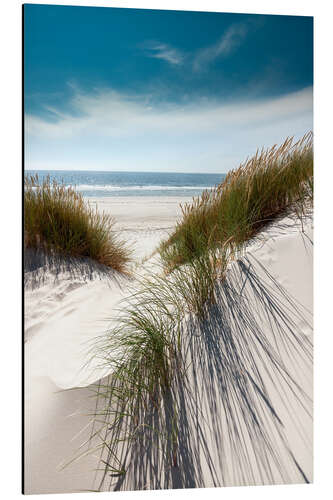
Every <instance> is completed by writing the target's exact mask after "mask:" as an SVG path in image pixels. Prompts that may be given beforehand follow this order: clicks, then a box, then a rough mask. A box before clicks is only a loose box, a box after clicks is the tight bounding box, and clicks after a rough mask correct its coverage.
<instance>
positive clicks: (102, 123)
mask: <svg viewBox="0 0 333 500" xmlns="http://www.w3.org/2000/svg"><path fill="white" fill-rule="evenodd" d="M24 19H25V24H24V26H25V30H24V36H25V58H24V60H25V153H26V154H25V160H26V163H25V167H26V168H27V169H60V170H117V171H119V170H123V171H174V172H177V171H178V172H221V173H223V172H227V171H228V170H229V169H230V168H233V167H236V166H237V165H238V164H239V162H241V161H242V160H244V159H245V158H246V157H247V156H249V155H251V154H253V153H255V151H256V149H257V148H258V147H259V148H261V147H263V146H264V147H265V146H271V145H273V144H275V143H278V142H281V141H282V140H284V139H285V137H286V136H291V135H292V136H295V137H300V136H302V135H303V134H304V133H305V132H307V131H309V130H311V129H312V85H313V23H312V18H310V17H292V16H263V15H245V14H244V15H240V14H221V13H216V14H214V13H202V12H200V13H199V12H175V11H158V10H155V11H154V10H138V9H115V8H97V7H62V6H47V5H26V6H25V8H24Z"/></svg>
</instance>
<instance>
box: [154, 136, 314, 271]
mask: <svg viewBox="0 0 333 500" xmlns="http://www.w3.org/2000/svg"><path fill="white" fill-rule="evenodd" d="M312 193H313V152H312V133H308V134H306V135H305V136H304V137H303V138H302V139H301V140H300V141H298V142H296V143H293V139H292V138H288V139H286V140H285V142H284V143H283V144H282V145H280V146H279V147H277V146H274V147H272V148H270V149H267V150H262V151H261V152H259V151H258V152H257V153H256V155H255V156H253V157H252V158H250V159H248V160H247V161H246V162H245V163H243V164H241V165H240V166H239V167H238V168H237V169H235V170H232V171H230V172H229V173H228V174H227V176H226V178H225V180H224V182H223V183H222V184H220V185H218V186H217V187H215V188H213V189H212V190H211V191H205V192H204V193H203V194H202V196H201V197H199V198H196V199H194V200H193V202H192V203H189V204H185V206H184V207H182V211H183V218H182V220H181V221H180V222H179V223H178V225H177V227H176V229H175V231H174V232H173V234H172V235H171V236H170V237H169V239H168V240H167V241H165V242H163V243H162V245H161V246H160V249H159V250H160V254H161V257H162V260H163V263H164V266H165V268H166V269H167V270H168V271H172V270H173V269H175V268H176V267H177V266H180V265H182V264H184V263H186V262H191V261H193V259H196V258H198V257H199V256H201V255H203V254H205V253H206V252H207V251H214V250H216V249H224V250H225V252H226V253H227V254H229V255H232V254H234V253H235V252H236V251H238V250H239V249H241V248H242V247H243V246H244V244H246V242H247V241H248V240H249V239H251V238H253V237H254V236H255V235H256V234H257V233H258V232H259V231H261V230H262V229H263V228H264V227H265V226H267V225H268V224H269V223H271V222H272V221H274V220H275V219H277V218H278V217H280V216H282V215H285V214H288V213H289V212H292V211H294V212H296V213H298V214H299V215H301V214H303V213H304V210H305V209H306V206H307V205H308V204H309V203H311V202H312Z"/></svg>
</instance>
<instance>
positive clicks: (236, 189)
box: [91, 134, 313, 489]
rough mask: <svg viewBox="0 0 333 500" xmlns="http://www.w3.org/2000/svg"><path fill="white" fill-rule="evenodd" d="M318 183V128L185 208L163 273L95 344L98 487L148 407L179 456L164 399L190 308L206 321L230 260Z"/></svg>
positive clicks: (303, 201) (166, 250)
mask: <svg viewBox="0 0 333 500" xmlns="http://www.w3.org/2000/svg"><path fill="white" fill-rule="evenodd" d="M312 192H313V155H312V134H307V135H306V136H305V137H304V138H303V139H302V140H301V141H299V142H297V143H296V144H293V143H292V139H287V140H286V141H285V142H284V143H283V144H282V145H281V146H280V147H273V148H271V149H269V150H267V151H261V152H260V153H257V154H256V155H255V156H254V157H253V158H251V159H249V160H247V161H246V162H245V163H244V164H243V165H241V166H240V167H239V168H238V169H236V170H233V171H231V172H230V173H229V174H228V175H227V177H226V179H225V181H224V183H223V184H221V185H220V186H217V187H216V188H214V189H213V190H211V191H209V192H205V193H204V194H203V195H202V196H201V197H200V198H198V199H196V200H194V201H193V203H192V204H189V205H186V206H185V207H184V208H183V219H182V220H181V222H180V223H179V224H178V225H177V227H176V230H175V231H174V233H173V234H172V235H171V236H170V238H169V239H168V240H167V241H166V242H164V243H163V244H162V245H161V247H160V249H159V250H160V254H161V257H162V264H163V268H162V272H158V273H155V274H152V275H151V276H150V277H145V278H144V279H143V280H142V281H141V282H140V283H139V287H138V289H137V291H136V292H134V293H133V295H132V296H131V297H130V299H128V302H127V304H126V305H125V306H124V308H123V310H122V313H121V316H120V318H119V321H118V324H117V326H116V327H114V328H112V329H111V330H110V331H108V332H107V333H106V335H104V336H102V338H101V339H100V342H99V344H98V346H94V348H93V351H92V355H94V356H98V357H99V358H100V361H101V364H103V365H106V366H107V367H108V368H109V370H110V372H111V373H112V375H110V376H109V377H108V379H107V380H106V382H105V383H103V384H102V383H100V384H99V386H98V389H97V393H96V397H97V403H98V404H97V405H96V413H95V415H94V416H95V420H96V422H97V425H99V429H98V430H97V431H95V432H93V433H92V436H91V441H93V440H94V439H95V438H96V437H97V438H99V439H100V445H99V447H98V449H99V450H101V464H102V469H103V468H104V475H103V478H102V480H101V483H100V486H99V489H102V488H103V484H104V482H105V481H106V480H107V476H108V475H109V474H110V473H112V474H115V475H118V476H119V475H123V474H124V473H125V469H124V463H122V459H121V456H119V447H121V446H122V444H123V443H125V442H127V443H129V444H131V443H134V442H135V441H136V439H137V438H139V434H140V429H143V428H146V427H147V424H146V422H147V418H146V417H147V415H152V414H153V413H155V414H156V413H157V417H156V422H158V424H157V425H156V427H154V428H152V429H151V439H152V440H153V439H154V435H155V433H157V432H158V433H160V434H161V436H164V438H163V439H164V441H165V440H166V441H168V440H169V442H170V440H171V442H172V446H171V451H172V453H171V454H172V458H171V459H170V453H169V458H168V463H176V461H177V458H176V457H177V434H178V425H177V418H178V412H179V408H178V407H177V405H176V404H174V403H173V404H171V405H170V404H169V403H166V401H169V402H170V400H171V401H175V400H176V399H177V397H176V396H175V395H176V392H177V384H176V383H177V381H178V383H179V379H180V378H181V377H184V374H185V373H186V366H185V360H184V359H183V358H182V342H183V339H182V328H183V326H184V320H185V318H186V315H187V314H193V315H195V316H197V317H198V319H199V321H200V320H202V323H203V324H204V320H205V317H206V312H207V310H208V309H207V308H208V307H209V305H210V304H212V303H214V302H215V300H216V297H215V294H216V282H217V281H219V280H223V279H224V277H225V275H226V270H227V265H228V263H229V262H230V259H231V258H233V256H234V255H235V254H236V253H237V252H239V251H240V250H242V248H243V247H244V246H245V244H246V242H247V241H248V240H249V239H251V238H253V237H254V236H255V235H256V234H257V233H258V232H259V231H260V230H261V229H263V228H264V227H265V226H267V225H268V224H269V223H271V222H272V221H273V220H275V219H277V218H278V217H280V216H282V215H285V214H288V213H290V212H292V211H294V212H296V213H297V214H298V215H299V216H300V217H302V215H303V214H304V213H305V211H306V209H307V208H308V206H309V204H311V203H312ZM231 356H233V354H232V353H231ZM166 407H168V413H167V416H166ZM170 422H171V423H172V425H171V427H170V426H169V431H167V428H168V425H169V424H170ZM170 428H171V431H170ZM163 439H162V438H161V440H160V441H159V446H161V447H162V448H163V447H164V445H163ZM163 449H164V448H163ZM165 449H168V446H166V447H165ZM93 451H94V450H93ZM169 452H170V447H169ZM170 460H171V462H170Z"/></svg>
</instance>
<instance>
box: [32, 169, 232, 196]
mask: <svg viewBox="0 0 333 500" xmlns="http://www.w3.org/2000/svg"><path fill="white" fill-rule="evenodd" d="M25 174H26V175H34V174H38V177H39V179H40V180H42V179H43V178H44V177H46V176H47V175H49V176H50V178H51V180H52V179H55V180H56V181H57V182H63V183H64V184H66V185H68V186H70V185H71V186H74V187H75V188H76V189H77V190H78V191H80V192H81V193H82V195H83V196H86V197H106V196H107V197H111V196H198V195H200V194H201V193H202V191H204V190H205V189H209V188H211V187H213V186H215V185H216V184H219V183H220V182H222V181H223V179H224V178H225V174H192V173H167V172H95V171H87V170H85V171H78V170H38V171H35V170H25Z"/></svg>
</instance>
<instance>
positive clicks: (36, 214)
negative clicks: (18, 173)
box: [24, 175, 130, 273]
mask: <svg viewBox="0 0 333 500" xmlns="http://www.w3.org/2000/svg"><path fill="white" fill-rule="evenodd" d="M113 225H114V219H113V218H112V217H111V216H109V215H107V214H105V213H102V214H101V213H99V212H97V209H96V210H93V209H92V208H91V207H90V206H89V204H87V203H85V201H84V199H83V197H82V195H81V194H80V193H78V192H76V191H75V189H74V188H73V187H66V186H65V185H63V184H59V183H57V182H56V181H53V182H51V181H50V178H49V177H47V178H45V179H44V180H43V181H42V182H39V179H38V176H37V175H36V176H26V177H25V180H24V244H25V248H35V249H41V250H44V251H46V252H55V253H57V254H61V255H64V256H72V257H89V258H91V259H93V260H95V261H97V262H99V263H100V264H103V265H105V266H107V267H110V268H112V269H114V270H116V271H118V272H121V273H127V272H128V267H127V266H128V263H129V261H130V251H129V250H128V249H127V248H126V246H125V244H124V242H122V241H120V240H119V239H118V238H117V237H116V235H115V233H114V231H113Z"/></svg>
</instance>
